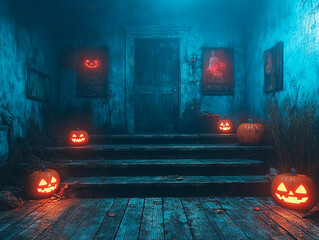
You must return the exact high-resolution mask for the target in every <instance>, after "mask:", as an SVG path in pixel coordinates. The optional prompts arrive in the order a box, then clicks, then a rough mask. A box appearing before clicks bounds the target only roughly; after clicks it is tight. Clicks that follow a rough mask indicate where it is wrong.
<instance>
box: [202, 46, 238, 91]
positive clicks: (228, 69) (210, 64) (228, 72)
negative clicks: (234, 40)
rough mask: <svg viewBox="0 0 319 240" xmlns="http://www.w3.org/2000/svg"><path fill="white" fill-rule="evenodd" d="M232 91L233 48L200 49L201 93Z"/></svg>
mask: <svg viewBox="0 0 319 240" xmlns="http://www.w3.org/2000/svg"><path fill="white" fill-rule="evenodd" d="M233 93H234V50H233V49H231V48H203V49H202V94H203V95H229V94H233Z"/></svg>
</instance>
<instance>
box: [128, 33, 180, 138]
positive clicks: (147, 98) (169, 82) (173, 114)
mask: <svg viewBox="0 0 319 240" xmlns="http://www.w3.org/2000/svg"><path fill="white" fill-rule="evenodd" d="M179 72H180V62H179V39H177V38H173V39H172V38H156V39H145V38H143V39H136V40H135V79H134V90H135V94H134V105H135V131H136V132H140V133H141V132H144V133H172V132H176V131H177V129H178V112H179V111H178V109H179V108H178V102H179V97H178V93H179V88H178V86H179Z"/></svg>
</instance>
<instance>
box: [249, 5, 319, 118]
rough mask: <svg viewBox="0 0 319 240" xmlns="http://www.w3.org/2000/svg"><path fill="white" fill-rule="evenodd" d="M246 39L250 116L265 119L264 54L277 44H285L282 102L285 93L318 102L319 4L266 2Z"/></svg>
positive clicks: (279, 96) (280, 95) (280, 94)
mask: <svg viewBox="0 0 319 240" xmlns="http://www.w3.org/2000/svg"><path fill="white" fill-rule="evenodd" d="M267 2H268V3H267V5H266V8H265V9H264V12H265V13H264V14H262V15H260V16H259V17H258V20H257V22H256V24H255V25H254V26H253V27H252V28H250V30H251V31H250V34H248V36H247V40H248V41H247V53H246V77H247V82H246V86H247V90H246V96H247V100H246V102H247V106H249V109H250V114H251V115H254V116H256V115H259V116H260V117H261V118H263V117H264V112H265V103H266V94H265V93H264V92H263V84H264V69H263V64H264V63H263V54H264V51H265V50H267V49H269V48H271V47H272V46H274V45H275V44H276V43H277V42H278V41H283V42H284V76H283V78H284V80H283V90H282V91H280V92H278V93H277V96H278V98H279V99H280V100H281V101H282V99H284V98H285V97H286V96H287V94H290V95H291V96H294V95H295V94H296V89H297V88H298V86H300V94H301V95H302V94H303V93H305V94H309V97H310V98H311V99H316V100H319V98H318V96H319V2H318V1H300V0H281V1H277V0H269V1H267Z"/></svg>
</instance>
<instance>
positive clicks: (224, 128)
mask: <svg viewBox="0 0 319 240" xmlns="http://www.w3.org/2000/svg"><path fill="white" fill-rule="evenodd" d="M217 128H218V131H219V132H220V133H231V132H233V131H234V122H233V121H232V120H229V119H221V120H219V121H218V122H217Z"/></svg>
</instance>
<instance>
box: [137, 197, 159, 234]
mask: <svg viewBox="0 0 319 240" xmlns="http://www.w3.org/2000/svg"><path fill="white" fill-rule="evenodd" d="M139 238H140V239H145V240H147V239H150V240H152V239H158V240H161V239H163V240H164V219H163V206H162V198H146V199H145V203H144V211H143V218H142V223H141V227H140V234H139Z"/></svg>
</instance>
